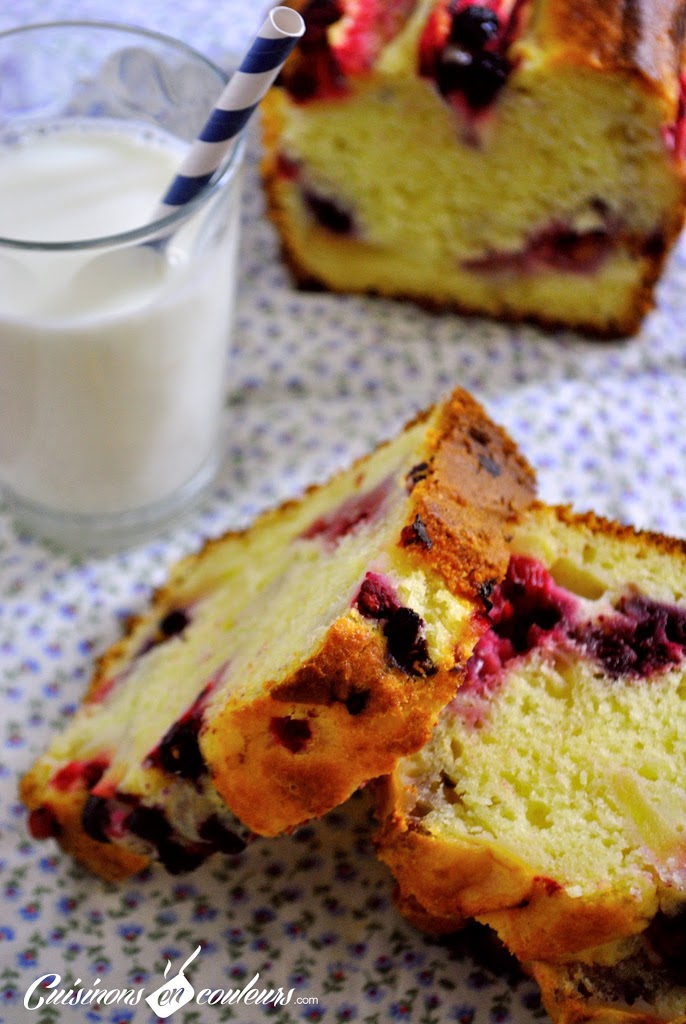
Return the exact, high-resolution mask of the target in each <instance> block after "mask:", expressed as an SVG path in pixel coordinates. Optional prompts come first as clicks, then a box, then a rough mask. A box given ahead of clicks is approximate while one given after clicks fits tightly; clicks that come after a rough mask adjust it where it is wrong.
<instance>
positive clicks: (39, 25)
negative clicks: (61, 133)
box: [0, 18, 245, 252]
mask: <svg viewBox="0 0 686 1024" xmlns="http://www.w3.org/2000/svg"><path fill="white" fill-rule="evenodd" d="M46 29H88V30H95V31H107V32H119V33H121V34H122V35H127V36H130V37H136V38H144V39H149V40H152V41H154V42H157V43H162V44H163V45H165V46H168V47H170V48H171V49H173V50H177V51H178V52H180V53H183V54H185V55H186V56H188V57H191V58H192V59H193V60H195V61H198V62H199V63H201V64H204V65H205V67H207V68H208V69H209V70H210V71H212V72H213V74H215V75H216V76H217V78H218V88H217V97H216V98H217V99H218V98H219V95H220V93H221V91H222V89H223V87H224V86H225V85H226V83H227V82H228V80H229V78H230V75H231V71H229V72H227V71H224V70H223V69H222V68H221V67H219V65H218V64H215V62H214V61H212V60H210V58H209V57H206V56H205V55H204V54H202V53H200V51H199V50H196V49H195V47H193V46H191V45H190V44H188V43H184V42H183V40H181V39H177V38H175V37H174V36H170V35H166V34H165V33H164V32H157V31H155V30H154V29H148V28H144V27H143V26H139V25H132V24H129V23H128V22H116V21H96V20H91V19H83V18H74V19H71V18H68V19H58V20H54V21H36V22H31V23H30V24H27V25H17V26H15V27H14V28H9V29H3V30H2V31H0V43H2V42H3V41H4V40H5V39H8V38H10V37H11V36H20V35H28V34H30V33H32V32H37V31H44V30H46ZM207 113H208V116H209V114H210V113H211V111H210V110H208V112H207ZM86 120H88V118H86ZM102 120H105V119H102ZM29 123H30V120H29V119H27V121H26V124H29ZM118 123H121V121H118ZM134 123H135V122H134ZM141 124H145V122H141ZM189 145H192V143H190V144H189ZM244 151H245V129H242V130H241V132H240V134H239V136H238V138H237V142H236V145H235V146H234V148H233V149H232V151H231V153H230V155H229V157H228V159H227V160H226V161H225V162H224V163H222V164H220V165H219V167H218V169H217V170H216V171H215V173H214V174H213V175H212V177H211V178H210V180H209V181H208V182H207V184H205V185H203V187H202V188H201V189H200V191H199V192H198V193H197V194H196V195H195V196H193V198H192V199H191V200H189V202H187V203H184V204H183V205H182V206H178V207H176V208H175V209H173V210H172V211H171V212H170V213H166V214H164V216H162V217H160V216H157V217H155V218H154V219H153V220H150V221H147V222H146V223H145V224H142V225H141V226H140V227H137V228H131V229H129V230H127V231H119V232H115V233H114V234H110V235H98V236H96V237H94V238H83V239H81V238H78V239H73V240H71V241H65V242H54V241H50V242H47V241H41V240H40V239H23V238H10V237H5V236H4V235H2V234H0V248H5V249H21V250H31V251H33V252H74V251H79V250H81V249H106V248H112V247H114V246H125V245H131V244H134V243H136V242H142V241H144V240H146V239H150V238H151V237H154V236H156V235H165V234H171V233H172V232H173V230H174V229H175V228H176V226H177V225H178V226H180V225H181V224H182V223H183V222H184V221H185V220H186V219H187V218H188V217H189V216H190V215H191V214H192V213H193V212H194V211H195V210H197V209H198V208H199V207H202V206H204V205H205V203H206V202H209V200H210V199H211V198H212V196H214V195H215V194H216V193H217V192H218V191H219V190H220V189H221V188H222V187H223V186H224V185H225V183H226V182H227V179H228V178H231V177H234V176H235V175H236V173H237V171H238V168H239V167H240V165H241V163H242V159H243V155H244ZM160 199H161V197H160Z"/></svg>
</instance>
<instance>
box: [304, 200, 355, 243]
mask: <svg viewBox="0 0 686 1024" xmlns="http://www.w3.org/2000/svg"><path fill="white" fill-rule="evenodd" d="M303 197H304V200H305V204H306V206H307V208H308V210H309V211H310V213H311V214H312V216H313V217H314V219H315V220H316V221H317V222H318V223H319V224H320V225H321V226H322V227H323V228H326V230H327V231H331V232H332V234H334V235H349V234H351V232H352V230H353V218H352V215H351V214H350V213H349V212H348V211H347V210H345V209H343V207H342V206H340V205H339V204H338V203H337V202H335V200H333V199H327V198H326V196H322V195H319V193H318V192H313V191H312V190H311V189H307V190H306V191H305V192H304V194H303Z"/></svg>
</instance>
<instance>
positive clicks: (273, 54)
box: [155, 7, 305, 217]
mask: <svg viewBox="0 0 686 1024" xmlns="http://www.w3.org/2000/svg"><path fill="white" fill-rule="evenodd" d="M304 31H305V22H304V21H303V19H302V18H301V17H300V15H299V14H298V12H297V11H294V10H292V9H291V8H290V7H274V8H272V10H271V11H270V12H269V14H268V15H267V17H266V19H265V21H264V24H263V25H262V28H261V29H260V31H259V33H258V34H257V36H256V37H255V39H254V40H253V42H252V45H251V46H250V48H249V49H248V52H247V53H246V55H245V57H244V58H243V60H242V61H241V64H240V67H239V68H238V70H237V71H236V72H234V74H233V75H232V76H231V79H230V81H229V83H228V85H227V86H226V88H225V89H224V91H223V92H222V94H221V96H220V97H219V100H218V102H217V105H216V106H215V108H214V110H213V111H212V113H211V114H210V116H209V118H208V120H207V123H206V124H205V127H204V128H203V129H202V131H201V132H200V134H199V135H198V137H197V139H196V140H195V142H194V143H193V145H192V146H191V148H190V150H189V152H188V155H187V156H186V158H185V159H184V161H183V163H182V164H181V166H180V168H179V172H178V174H177V175H176V177H175V178H174V180H173V182H172V183H171V185H170V186H169V188H168V190H167V192H166V194H165V196H164V198H163V199H162V202H161V204H160V206H159V207H158V209H157V211H156V214H155V216H156V217H164V216H165V215H166V214H168V213H170V212H171V210H172V209H174V208H175V207H178V206H184V205H185V204H186V203H188V202H189V201H190V200H191V199H193V197H194V196H195V195H197V193H198V192H199V191H200V190H201V189H202V188H203V187H204V186H205V185H206V184H207V182H208V181H209V180H210V178H211V177H212V175H213V174H214V172H215V171H216V170H217V168H218V167H219V165H220V164H221V163H222V161H223V160H224V159H225V158H226V157H227V156H228V155H229V154H230V152H231V150H232V149H233V147H234V146H235V144H236V141H237V139H238V135H239V134H240V132H241V130H242V129H243V128H244V127H245V125H246V124H247V122H248V120H249V119H250V117H251V116H252V114H253V112H254V111H255V108H256V107H257V106H258V105H259V103H260V101H261V100H262V99H263V97H264V95H265V93H266V92H267V90H268V89H269V87H270V86H271V85H272V83H273V81H274V79H275V78H276V76H277V75H278V73H279V71H280V70H281V68H282V67H283V65H284V63H285V62H286V58H287V57H288V55H289V53H290V52H291V50H292V49H293V47H294V46H295V44H296V43H297V41H298V39H300V37H301V36H302V34H303V33H304Z"/></svg>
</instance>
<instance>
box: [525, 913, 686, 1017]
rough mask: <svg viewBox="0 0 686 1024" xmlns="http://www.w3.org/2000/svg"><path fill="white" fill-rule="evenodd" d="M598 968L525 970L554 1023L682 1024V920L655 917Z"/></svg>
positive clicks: (685, 994) (601, 955) (601, 954)
mask: <svg viewBox="0 0 686 1024" xmlns="http://www.w3.org/2000/svg"><path fill="white" fill-rule="evenodd" d="M622 946H625V947H626V948H623V949H622V951H621V956H620V957H619V959H616V957H615V955H614V950H613V949H612V948H606V949H601V950H595V951H593V952H594V959H595V960H596V961H598V962H596V963H591V964H588V963H582V962H576V963H570V964H546V963H533V964H530V965H528V966H529V968H530V971H531V974H532V976H533V977H534V978H535V980H536V981H537V982H538V984H539V986H540V989H541V997H542V1000H543V1005H544V1006H545V1008H546V1010H547V1011H548V1013H549V1014H550V1017H551V1019H552V1021H553V1024H684V1022H686V966H685V965H686V921H684V913H683V911H682V912H681V914H678V915H673V916H669V915H666V914H662V913H659V914H658V915H657V916H656V917H655V918H654V920H653V921H652V922H651V924H650V925H649V927H648V928H647V929H646V931H644V932H642V933H641V934H640V935H638V936H636V937H635V938H634V939H632V940H630V941H629V942H628V943H623V944H622Z"/></svg>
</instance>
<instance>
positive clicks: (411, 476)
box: [405, 462, 429, 494]
mask: <svg viewBox="0 0 686 1024" xmlns="http://www.w3.org/2000/svg"><path fill="white" fill-rule="evenodd" d="M428 475H429V463H428V462H418V463H417V465H416V466H413V467H412V469H411V470H410V472H409V473H408V474H407V477H406V478H405V482H406V486H407V490H408V493H409V494H412V491H413V490H414V489H415V487H416V486H417V484H419V483H421V482H422V480H426V478H427V476H428Z"/></svg>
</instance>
